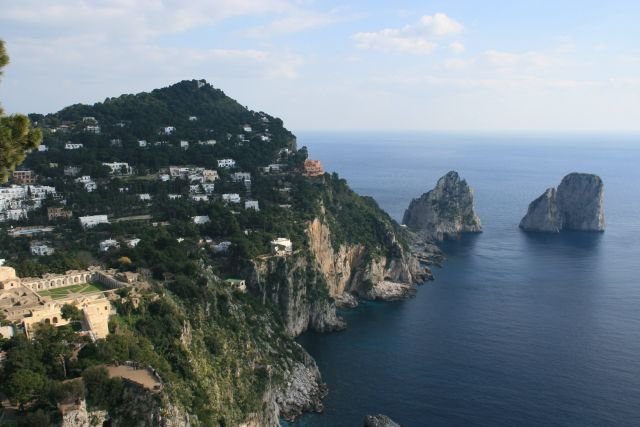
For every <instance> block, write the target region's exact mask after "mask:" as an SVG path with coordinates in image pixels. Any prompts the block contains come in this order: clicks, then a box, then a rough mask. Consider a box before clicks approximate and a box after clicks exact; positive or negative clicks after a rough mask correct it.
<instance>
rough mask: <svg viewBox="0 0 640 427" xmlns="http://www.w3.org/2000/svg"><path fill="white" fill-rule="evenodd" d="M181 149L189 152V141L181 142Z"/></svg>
mask: <svg viewBox="0 0 640 427" xmlns="http://www.w3.org/2000/svg"><path fill="white" fill-rule="evenodd" d="M180 148H182V149H183V150H187V149H188V148H189V141H180Z"/></svg>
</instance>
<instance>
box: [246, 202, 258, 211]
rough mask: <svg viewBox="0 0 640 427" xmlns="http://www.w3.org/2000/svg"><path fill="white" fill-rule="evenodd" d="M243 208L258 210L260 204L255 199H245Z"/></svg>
mask: <svg viewBox="0 0 640 427" xmlns="http://www.w3.org/2000/svg"><path fill="white" fill-rule="evenodd" d="M244 208H245V209H253V210H256V211H259V210H260V206H259V204H258V201H257V200H246V201H245V202H244Z"/></svg>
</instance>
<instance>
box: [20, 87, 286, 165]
mask: <svg viewBox="0 0 640 427" xmlns="http://www.w3.org/2000/svg"><path fill="white" fill-rule="evenodd" d="M29 117H30V119H31V120H32V121H33V122H34V123H35V124H37V126H38V127H40V128H42V129H44V131H45V136H46V138H45V141H44V144H45V145H46V146H47V148H49V150H50V153H49V156H48V159H49V160H54V161H55V160H58V157H56V153H60V154H61V156H62V157H65V156H66V157H68V156H69V154H70V153H69V152H66V153H64V152H63V151H62V149H63V148H64V144H65V143H69V142H70V143H82V144H83V145H84V148H88V149H92V148H96V150H97V151H96V153H95V156H92V157H94V158H92V159H89V160H95V161H98V162H112V161H114V159H115V160H118V161H128V162H129V163H133V164H134V165H135V166H139V167H141V168H143V169H149V170H153V169H157V168H158V167H162V166H167V165H168V164H169V163H171V164H191V163H195V161H196V160H198V159H202V157H203V156H208V157H209V158H210V160H213V157H216V156H218V157H233V156H236V157H238V158H240V157H242V160H241V163H240V166H244V167H245V168H255V167H256V166H258V165H259V164H260V163H262V164H268V163H269V162H270V161H272V160H273V159H271V157H272V154H273V152H274V149H275V148H283V147H290V148H295V137H294V136H293V134H292V133H291V132H290V131H288V130H287V129H285V128H284V126H283V123H282V120H281V119H279V118H275V117H272V116H270V115H268V114H266V113H263V112H255V111H251V110H249V109H247V108H246V107H243V106H242V105H241V104H239V103H238V102H237V101H235V100H234V99H231V98H229V97H228V96H227V95H225V93H224V92H223V91H221V90H219V89H216V88H214V87H213V86H212V85H210V84H209V83H206V82H205V81H204V80H184V81H181V82H179V83H176V84H174V85H171V86H169V87H165V88H162V89H155V90H153V91H151V92H142V93H138V94H135V95H131V94H127V95H121V96H119V97H113V98H107V99H105V101H104V102H100V103H96V104H94V105H84V104H75V105H72V106H69V107H66V108H64V109H62V110H60V111H59V112H57V113H53V114H48V115H46V116H44V115H41V114H30V115H29ZM246 126H248V127H247V129H249V128H250V129H251V131H250V132H246V131H245V130H244V128H245V127H246ZM139 141H144V142H145V143H146V145H147V147H149V146H155V147H159V148H160V149H156V150H154V151H153V152H152V153H149V152H148V151H146V152H145V151H141V150H140V149H139V148H140V142H139ZM180 141H187V142H189V143H190V144H191V147H190V150H189V151H188V152H187V151H186V150H180ZM199 141H201V142H205V141H216V143H217V144H216V147H214V150H211V149H209V148H202V145H198V142H199ZM237 142H242V144H238V143H237ZM247 148H250V149H247ZM74 154H75V155H76V156H77V153H71V157H74ZM212 156H213V157H212ZM59 157H60V156H59ZM32 160H33V159H32ZM264 162H267V163H264ZM203 166H207V165H203ZM208 166H214V165H208Z"/></svg>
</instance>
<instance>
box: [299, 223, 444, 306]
mask: <svg viewBox="0 0 640 427" xmlns="http://www.w3.org/2000/svg"><path fill="white" fill-rule="evenodd" d="M307 235H308V236H309V245H310V248H311V252H312V254H313V256H314V260H315V263H316V266H317V268H318V269H319V270H320V271H321V272H322V275H323V277H324V279H325V282H326V283H327V288H328V291H329V294H330V295H331V296H332V297H333V298H337V299H341V298H342V296H343V295H344V294H350V295H356V296H358V297H360V298H364V299H383V300H391V299H400V298H406V297H407V296H410V295H411V294H412V293H413V292H414V289H415V285H416V284H417V283H421V282H423V281H425V280H428V279H430V278H431V272H430V271H429V269H428V268H426V267H423V266H421V265H420V262H419V261H418V259H417V258H416V257H415V256H413V255H412V254H410V253H408V252H407V251H405V250H404V249H403V247H402V245H401V244H400V243H399V242H398V241H397V238H396V236H395V234H394V233H393V232H389V233H388V234H387V239H386V242H385V245H386V247H387V248H388V251H387V252H388V253H389V254H393V257H391V256H389V255H379V256H369V254H368V253H367V249H366V248H365V247H363V246H362V245H347V244H341V245H340V246H339V247H338V248H337V249H336V248H334V247H333V246H332V244H331V230H330V228H329V227H328V226H327V224H326V223H325V222H323V221H322V220H321V219H319V218H316V219H315V220H313V221H311V222H310V223H309V226H308V228H307Z"/></svg>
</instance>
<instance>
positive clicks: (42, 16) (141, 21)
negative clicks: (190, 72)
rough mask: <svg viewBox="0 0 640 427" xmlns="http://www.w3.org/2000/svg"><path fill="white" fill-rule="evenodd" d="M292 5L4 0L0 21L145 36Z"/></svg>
mask: <svg viewBox="0 0 640 427" xmlns="http://www.w3.org/2000/svg"><path fill="white" fill-rule="evenodd" d="M293 7H294V4H293V3H292V2H291V1H287V0H191V1H188V2H183V1H180V0H156V1H145V0H103V1H92V0H66V1H59V2H50V1H47V0H21V1H19V2H7V4H5V5H3V6H2V8H3V9H2V17H0V21H8V22H15V23H19V24H21V25H25V26H29V25H33V26H34V27H33V28H35V29H37V31H38V33H51V34H59V32H60V31H62V32H67V31H71V30H73V31H74V32H75V33H76V34H78V33H83V32H91V33H102V34H109V36H110V37H112V38H113V39H118V40H127V41H131V40H134V41H143V40H148V39H150V38H153V37H159V36H162V35H166V34H175V33H180V32H184V31H188V30H191V29H194V28H198V27H202V26H211V25H215V24H217V23H219V22H221V21H224V20H226V19H229V18H234V17H240V16H248V15H262V14H267V13H283V12H286V11H288V10H291V8H293ZM34 11H37V13H36V12H34Z"/></svg>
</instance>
